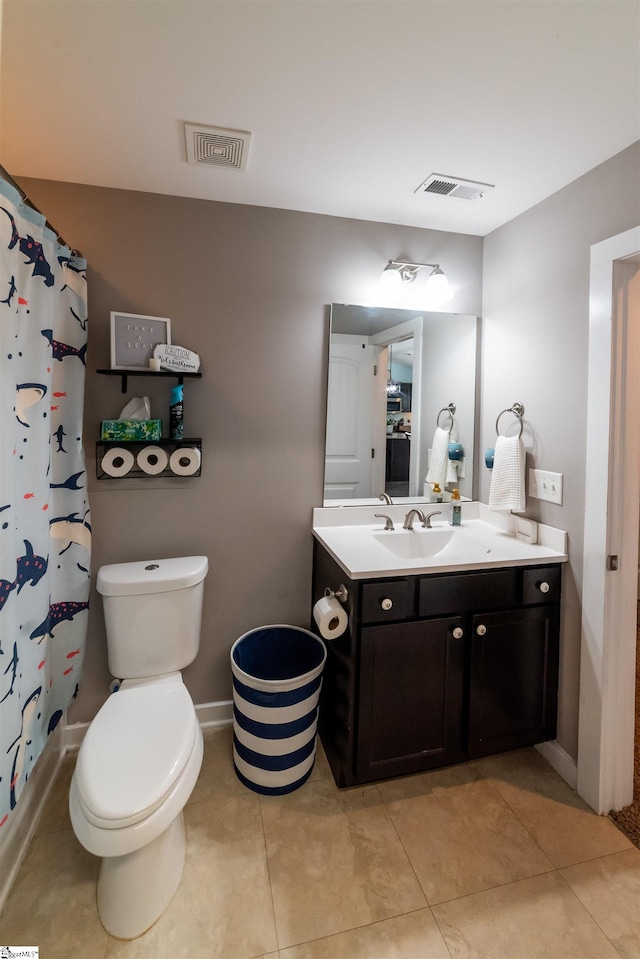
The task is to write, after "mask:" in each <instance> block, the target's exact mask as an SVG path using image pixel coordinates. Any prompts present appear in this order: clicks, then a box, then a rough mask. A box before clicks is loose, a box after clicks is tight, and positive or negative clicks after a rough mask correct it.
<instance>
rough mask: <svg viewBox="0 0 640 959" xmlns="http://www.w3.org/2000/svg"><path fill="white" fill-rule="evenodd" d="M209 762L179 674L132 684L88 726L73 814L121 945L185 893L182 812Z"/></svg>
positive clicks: (104, 913) (102, 906)
mask: <svg viewBox="0 0 640 959" xmlns="http://www.w3.org/2000/svg"><path fill="white" fill-rule="evenodd" d="M202 756H203V742H202V731H201V729H200V725H199V723H198V720H197V716H196V711H195V707H194V705H193V702H192V700H191V697H190V696H189V693H188V692H187V689H186V687H185V686H184V683H183V682H182V677H181V675H180V673H175V674H173V675H170V676H162V677H160V678H156V679H152V680H148V681H144V680H142V681H140V680H131V681H125V682H124V683H123V684H122V686H121V687H120V689H119V690H118V692H117V693H113V694H112V695H111V696H110V697H109V699H108V700H107V702H106V703H105V704H104V706H103V707H102V709H101V710H100V712H99V713H98V715H97V716H96V718H95V719H94V721H93V722H92V723H91V726H90V727H89V730H88V732H87V735H86V737H85V739H84V741H83V743H82V747H81V749H80V752H79V754H78V761H77V763H76V768H75V772H74V774H73V778H72V780H71V789H70V794H69V813H70V816H71V823H72V826H73V830H74V832H75V834H76V836H77V837H78V839H79V840H80V842H81V843H82V845H83V846H84V848H85V849H87V850H88V851H89V852H91V853H93V854H94V855H96V856H100V857H102V863H101V865H100V873H99V876H98V891H97V897H98V911H99V913H100V918H101V920H102V924H103V925H104V927H105V929H106V930H107V932H109V934H110V935H112V936H115V937H116V938H119V939H133V938H136V937H137V936H140V935H142V934H143V933H144V932H146V931H147V929H149V928H150V927H151V926H152V925H153V923H154V922H155V921H156V920H157V919H158V918H159V916H160V915H161V914H162V913H163V912H164V910H165V908H166V907H167V905H168V904H169V902H170V901H171V898H172V896H173V894H174V893H175V891H176V889H177V886H178V883H179V882H180V876H181V874H182V867H183V864H184V855H185V836H184V825H183V817H182V810H183V808H184V805H185V803H186V801H187V799H188V798H189V796H190V795H191V792H192V791H193V787H194V786H195V784H196V781H197V779H198V774H199V772H200V767H201V765H202Z"/></svg>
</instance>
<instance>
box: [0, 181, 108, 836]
mask: <svg viewBox="0 0 640 959" xmlns="http://www.w3.org/2000/svg"><path fill="white" fill-rule="evenodd" d="M85 267H86V263H85V261H84V260H81V259H79V258H78V257H75V256H74V255H72V253H71V251H70V250H69V249H68V248H67V247H64V246H61V245H60V244H59V242H58V240H57V237H56V236H55V234H54V233H52V232H51V230H49V229H48V228H47V227H46V226H45V218H44V217H43V216H42V215H41V214H40V213H37V212H35V211H34V210H32V209H31V208H30V207H28V206H27V205H26V204H23V203H22V202H21V197H20V195H19V193H18V192H17V191H16V190H15V189H14V187H13V186H12V185H11V184H9V183H7V182H6V181H5V180H3V179H2V178H0V348H1V350H0V828H1V827H4V828H9V825H8V823H7V820H8V821H9V824H10V822H11V818H10V816H11V812H12V810H13V809H14V808H15V806H16V803H17V802H18V800H19V798H20V794H21V792H22V790H23V788H24V784H25V782H26V780H27V779H28V778H29V775H30V773H31V770H32V769H33V766H34V764H35V762H36V760H37V759H38V756H39V755H40V753H41V752H42V750H43V748H44V746H45V745H46V742H47V737H48V736H49V735H50V734H51V733H52V732H53V730H54V729H55V727H56V725H57V723H58V722H59V720H60V718H61V716H62V715H63V713H64V711H65V709H66V708H67V707H68V705H69V703H70V702H71V700H72V699H73V697H74V696H75V695H76V694H77V690H78V682H79V680H80V674H81V671H82V663H83V658H84V647H85V641H86V631H87V617H88V599H89V561H90V554H91V525H90V517H89V503H88V498H87V482H86V473H85V465H84V455H83V450H82V407H83V392H84V375H85V353H86V349H87V295H86V275H85Z"/></svg>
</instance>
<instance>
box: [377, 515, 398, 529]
mask: <svg viewBox="0 0 640 959" xmlns="http://www.w3.org/2000/svg"><path fill="white" fill-rule="evenodd" d="M373 515H374V516H377V517H378V518H379V519H383V520H384V528H385V529H393V520H392V519H391V517H390V516H387V514H386V513H374V514H373Z"/></svg>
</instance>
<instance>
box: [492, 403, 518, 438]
mask: <svg viewBox="0 0 640 959" xmlns="http://www.w3.org/2000/svg"><path fill="white" fill-rule="evenodd" d="M505 413H513V415H514V416H515V417H516V419H518V420H519V422H520V432H519V433H518V437H520V436H522V427H523V423H522V416H523V414H524V406H523V405H522V403H514V404H513V406H509V407H508V408H507V409H506V410H502V412H501V413H498V416H497V419H496V436H500V427H499V423H500V417H501V416H504V414H505Z"/></svg>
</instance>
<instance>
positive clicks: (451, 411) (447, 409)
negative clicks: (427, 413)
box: [436, 403, 456, 432]
mask: <svg viewBox="0 0 640 959" xmlns="http://www.w3.org/2000/svg"><path fill="white" fill-rule="evenodd" d="M455 411H456V404H455V403H449V405H448V406H443V407H442V409H441V410H440V412H439V413H438V415H437V416H436V426H438V427H439V428H440V429H441V430H442V429H444V427H443V426H440V417H441V416H442V414H443V413H448V414H449V416H450V417H451V423H450V425H449V432H451V430H452V429H453V414H454V413H455Z"/></svg>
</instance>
